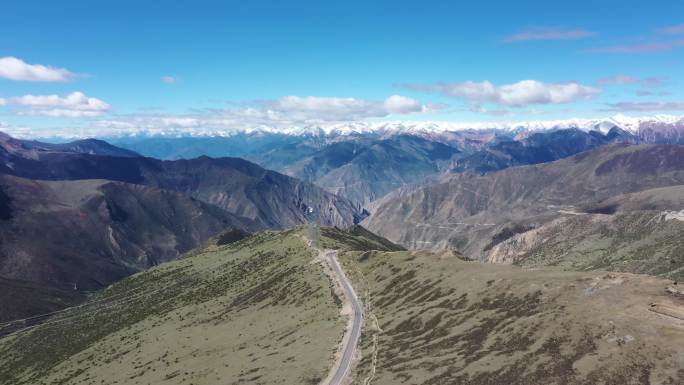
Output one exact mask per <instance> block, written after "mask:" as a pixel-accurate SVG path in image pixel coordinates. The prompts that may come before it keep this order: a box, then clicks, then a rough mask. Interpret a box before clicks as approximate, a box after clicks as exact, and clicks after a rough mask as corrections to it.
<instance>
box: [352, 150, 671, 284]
mask: <svg viewBox="0 0 684 385" xmlns="http://www.w3.org/2000/svg"><path fill="white" fill-rule="evenodd" d="M682 185H684V146H679V145H629V144H613V145H608V146H603V147H599V148H597V149H594V150H591V151H586V152H583V153H580V154H577V155H575V156H572V157H569V158H565V159H561V160H558V161H554V162H549V163H543V164H539V165H531V166H521V167H511V168H507V169H505V170H502V171H497V172H491V173H487V174H484V175H472V174H463V173H461V174H452V175H449V176H447V177H444V179H443V180H442V181H440V182H439V183H434V184H429V185H426V186H424V187H420V188H416V189H413V190H408V191H398V192H396V193H393V194H390V195H388V196H386V197H385V198H383V199H382V200H380V201H378V202H376V203H375V205H374V210H373V213H372V215H371V216H370V217H369V218H368V219H366V220H365V221H364V222H363V224H364V225H365V226H367V227H368V228H369V229H370V230H372V231H374V232H376V233H378V234H380V235H383V236H385V237H387V238H388V239H390V240H392V241H395V242H398V243H400V244H403V245H405V246H408V247H411V248H416V249H423V248H452V249H456V250H459V251H461V252H463V253H464V254H465V255H467V256H469V257H470V258H473V259H479V260H497V261H501V260H505V261H507V262H520V263H532V261H533V260H532V259H527V257H526V256H531V255H536V256H537V258H541V257H540V255H542V254H544V253H542V252H541V250H542V249H541V248H542V247H549V245H551V244H557V245H559V247H560V245H564V247H563V248H561V249H560V250H554V252H549V253H547V256H546V257H545V258H547V259H546V261H539V260H537V263H539V264H546V262H550V259H551V258H559V259H562V257H559V255H562V254H563V253H566V252H570V251H571V250H570V249H572V248H574V250H575V251H574V253H575V254H574V255H575V256H576V257H578V258H579V257H580V256H582V258H585V260H584V261H582V262H581V263H584V264H585V265H586V266H588V267H591V266H594V267H596V265H597V264H599V263H600V264H601V265H603V266H604V267H605V268H610V269H612V270H626V271H632V272H654V271H657V273H658V274H664V275H668V276H673V277H680V278H684V270H683V269H682V268H683V267H684V260H682V258H681V250H682V247H684V245H682V244H681V239H684V221H682V220H678V219H677V218H678V217H677V216H676V215H674V216H672V215H671V216H670V218H673V219H672V220H671V222H668V223H666V222H667V220H666V219H667V218H668V213H670V212H679V211H680V210H682V209H684V207H683V206H682V204H684V201H682V199H681V198H680V197H678V194H679V193H680V192H681V186H682ZM658 188H661V189H662V188H664V189H665V190H653V189H658ZM656 191H657V192H659V193H658V194H656V193H655V192H656ZM636 193H639V194H641V195H638V196H639V197H641V198H639V199H637V198H636V197H637V195H634V194H636ZM637 214H638V215H637ZM629 215H632V217H631V221H630V220H629V218H630V217H629ZM575 217H578V218H575ZM682 219H684V218H682ZM578 221H579V222H578ZM571 223H575V224H576V225H575V226H574V227H572V226H570V224H571ZM578 226H579V228H583V229H584V230H582V231H580V230H579V229H578ZM551 228H553V229H554V230H553V231H552V230H551ZM589 229H591V230H589ZM637 229H638V230H637ZM559 232H560V233H562V234H564V235H563V236H559V235H558V233H559ZM552 233H553V234H555V235H554V236H550V235H549V236H542V234H552ZM531 234H536V237H534V238H531ZM580 234H585V235H584V236H585V237H594V240H593V241H592V242H588V238H584V240H585V241H587V242H585V243H583V242H582V240H583V238H581V237H580ZM617 234H622V235H621V236H620V238H618V237H617ZM626 234H632V235H631V236H628V235H626ZM573 236H575V237H576V239H575V241H573V242H570V243H569V241H568V239H570V238H571V237H573ZM620 239H621V240H620ZM508 240H511V241H508ZM533 240H534V244H531V242H532V241H533ZM561 241H563V242H565V243H560V242H561ZM503 242H506V243H505V244H504V243H503ZM616 242H622V243H621V244H620V245H619V246H618V244H617V243H616ZM500 244H502V245H504V246H505V247H504V248H502V247H503V246H502V247H499V245H500ZM608 245H613V246H611V247H608ZM614 248H617V249H620V250H617V249H614ZM599 249H603V250H605V251H606V252H607V253H608V255H605V256H603V257H602V255H603V253H602V252H598V250H599ZM630 249H631V250H632V252H631V253H627V254H626V255H623V252H624V251H626V250H630ZM544 250H547V249H544ZM582 250H583V251H584V252H585V253H584V254H582ZM610 250H613V251H612V252H611V251H610ZM609 255H610V256H611V258H614V259H610V260H605V259H604V260H601V262H599V260H600V259H601V258H604V257H608V256H609ZM618 255H623V257H622V258H617V256H618ZM658 255H660V256H663V258H660V262H659V263H658V264H657V265H656V264H654V263H641V262H643V261H645V260H650V259H653V258H655V259H658V258H657V257H656V256H658ZM592 258H593V259H594V260H593V262H591V261H590V260H591V259H592ZM526 259H527V260H526ZM524 260H526V261H524ZM565 262H566V263H570V261H569V260H568V259H565ZM576 262H577V264H581V263H580V261H576ZM661 262H662V265H661Z"/></svg>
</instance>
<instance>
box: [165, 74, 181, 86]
mask: <svg viewBox="0 0 684 385" xmlns="http://www.w3.org/2000/svg"><path fill="white" fill-rule="evenodd" d="M161 81H162V83H166V84H175V83H176V82H177V81H178V79H176V78H175V77H173V76H169V75H167V76H162V77H161Z"/></svg>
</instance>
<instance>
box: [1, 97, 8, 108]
mask: <svg viewBox="0 0 684 385" xmlns="http://www.w3.org/2000/svg"><path fill="white" fill-rule="evenodd" d="M6 103H7V102H6V101H5V99H3V98H0V106H4V105H5V104H6Z"/></svg>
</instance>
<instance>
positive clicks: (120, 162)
mask: <svg viewBox="0 0 684 385" xmlns="http://www.w3.org/2000/svg"><path fill="white" fill-rule="evenodd" d="M0 160H1V161H2V163H0V173H2V174H9V175H15V176H20V177H24V178H30V179H45V180H79V179H107V180H113V181H121V182H127V183H133V184H142V185H146V186H151V187H156V188H161V189H165V190H171V191H177V192H182V193H184V194H188V195H190V196H192V197H194V198H196V199H199V200H202V201H205V202H208V203H211V204H214V205H217V206H219V207H221V208H223V209H225V210H227V211H229V212H231V213H233V214H235V215H237V216H244V217H247V218H250V219H252V220H254V221H255V222H257V223H258V224H259V225H260V226H262V227H266V228H286V227H289V226H293V225H297V224H301V223H307V222H309V221H314V222H318V223H321V224H324V225H335V226H341V227H346V226H350V225H352V224H353V223H354V222H355V221H358V220H360V219H361V213H360V210H359V208H358V207H357V205H355V204H352V203H351V202H350V201H348V200H346V199H344V198H340V197H338V196H336V195H334V194H331V193H329V192H326V191H324V190H323V189H321V188H319V187H317V186H314V185H312V184H311V183H307V182H302V181H300V180H297V179H294V178H291V177H288V176H285V175H282V174H279V173H277V172H274V171H269V170H266V169H263V168H261V167H259V166H257V165H256V164H253V163H250V162H248V161H245V160H242V159H239V158H218V159H214V158H209V157H201V158H196V159H190V160H178V161H161V160H157V159H153V158H143V157H119V156H102V155H93V154H83V153H72V152H54V151H35V152H32V153H31V156H26V154H24V153H17V152H9V151H1V150H0Z"/></svg>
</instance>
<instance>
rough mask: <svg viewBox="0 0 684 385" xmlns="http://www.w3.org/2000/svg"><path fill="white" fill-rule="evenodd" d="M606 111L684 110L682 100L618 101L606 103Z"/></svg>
mask: <svg viewBox="0 0 684 385" xmlns="http://www.w3.org/2000/svg"><path fill="white" fill-rule="evenodd" d="M608 106H609V109H608V111H621V112H628V111H640V112H645V111H684V102H680V101H676V102H620V103H611V104H608Z"/></svg>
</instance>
